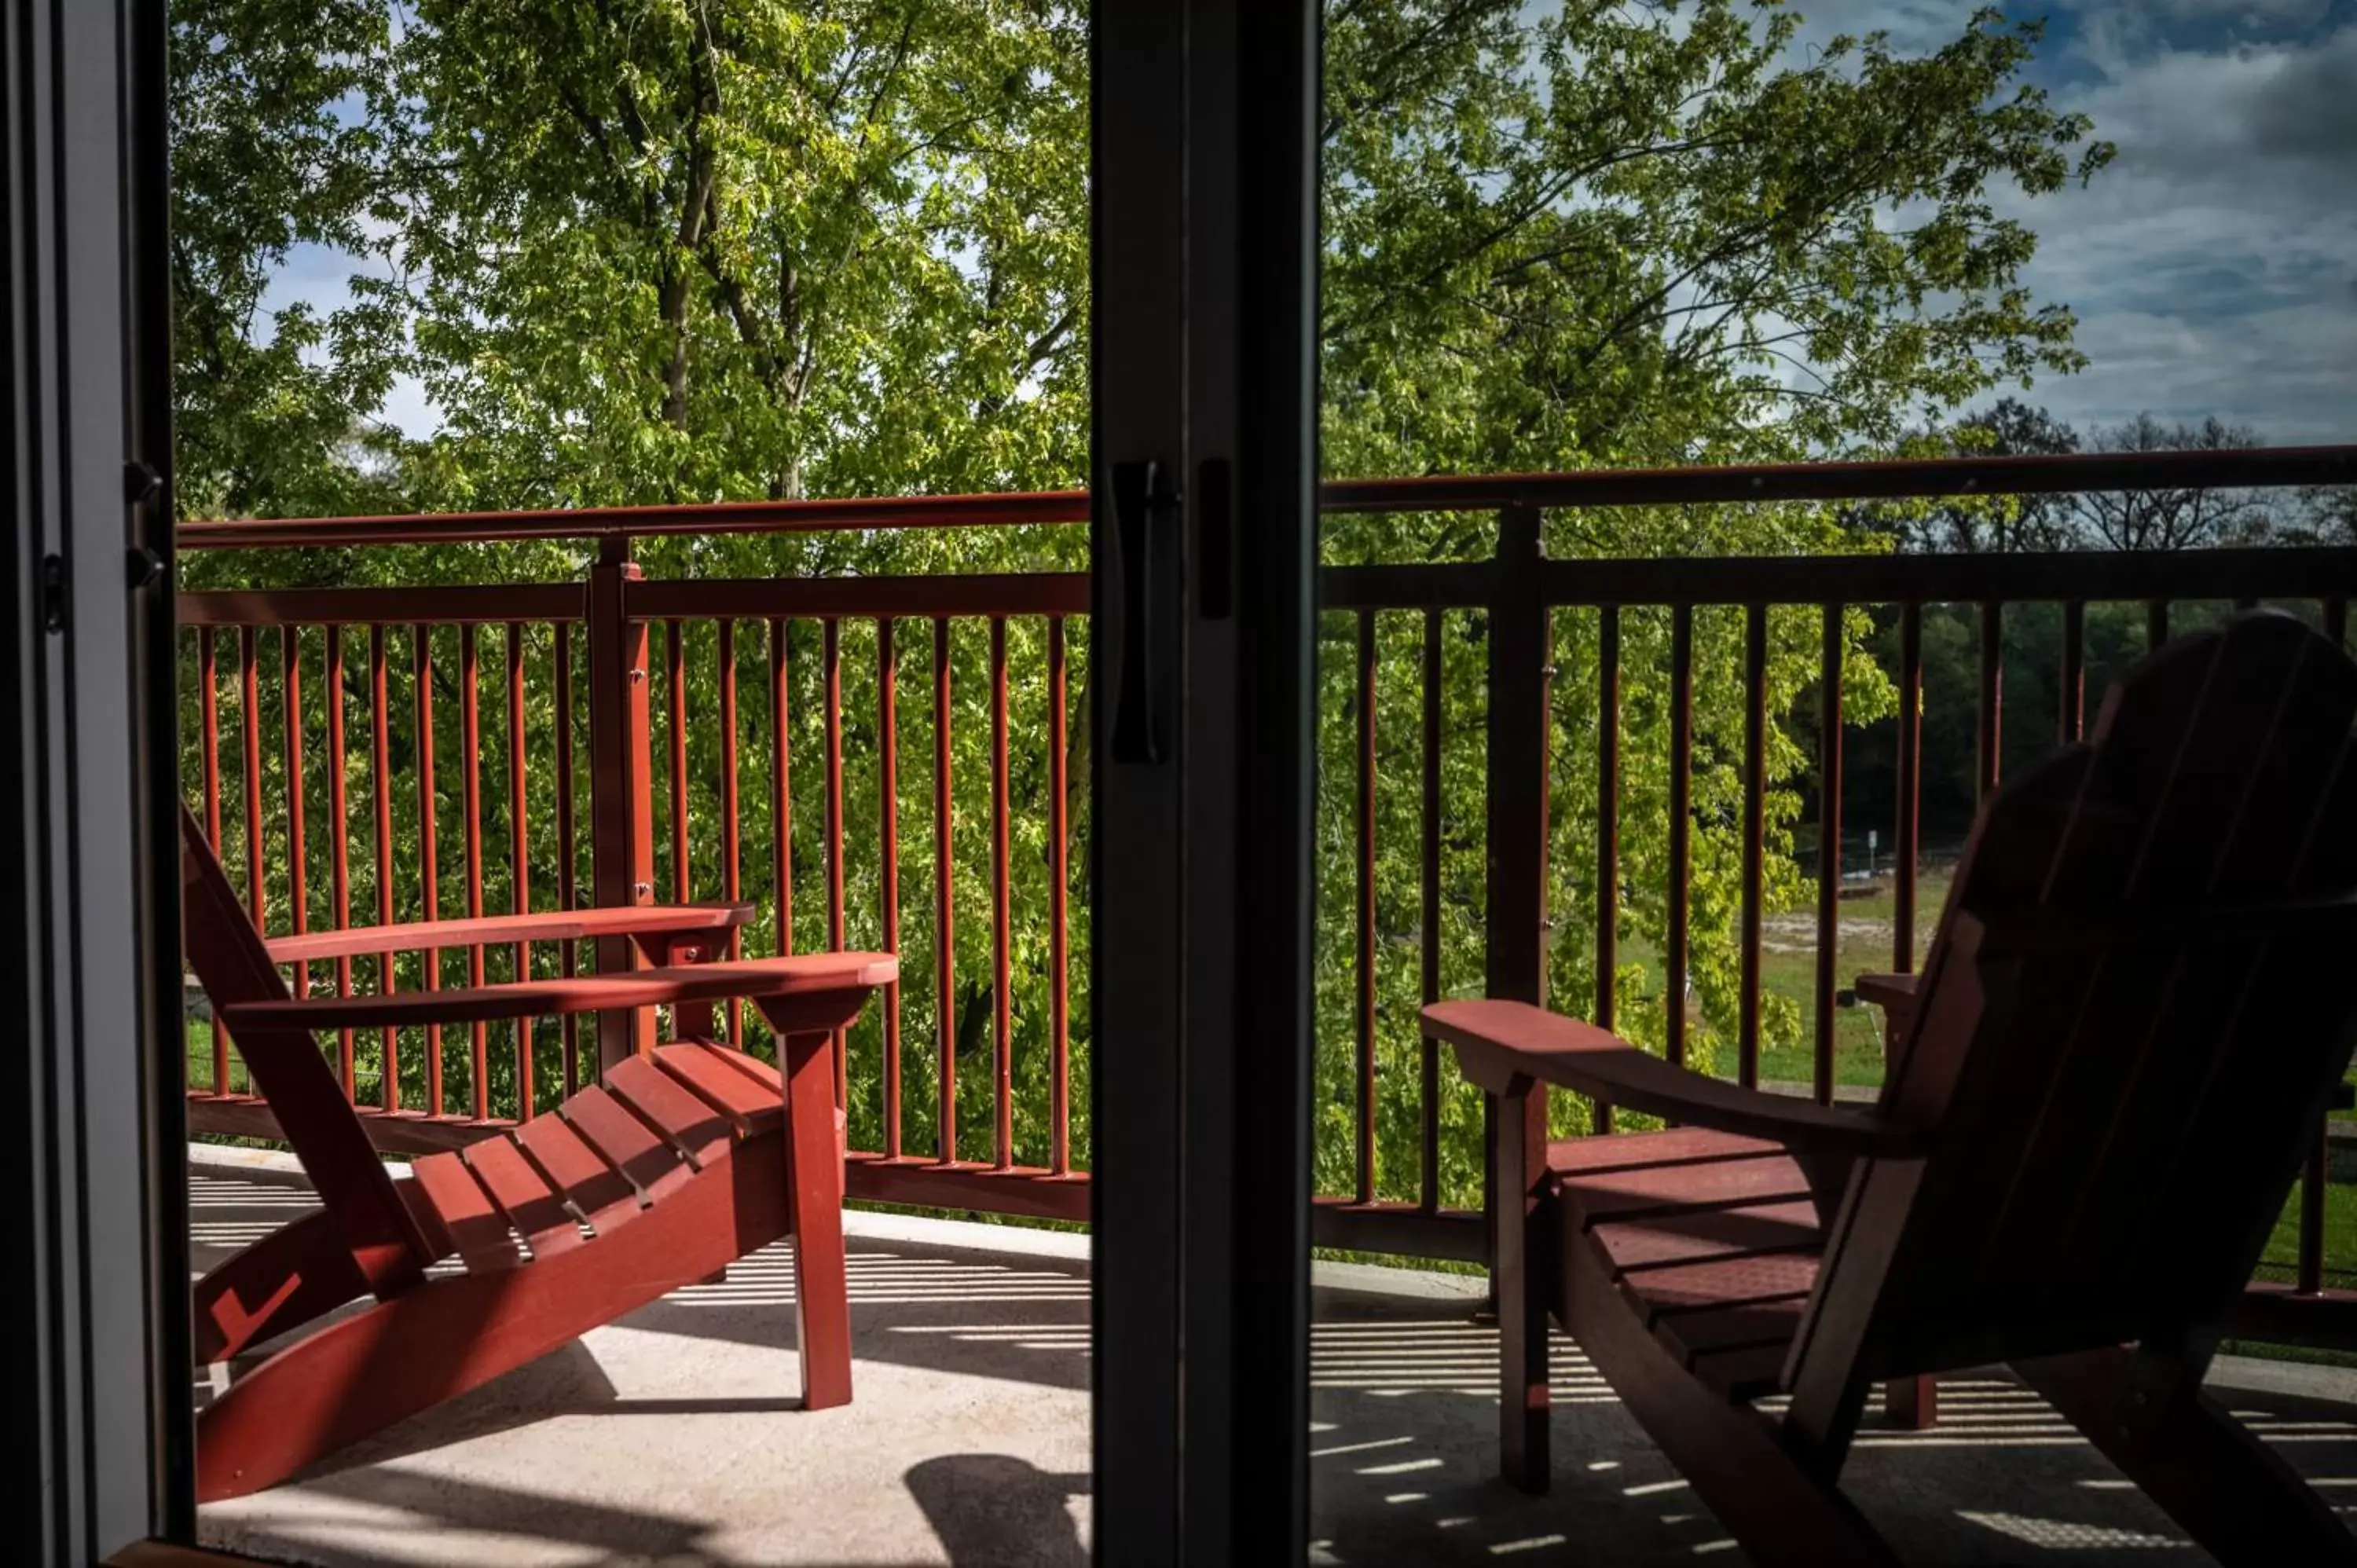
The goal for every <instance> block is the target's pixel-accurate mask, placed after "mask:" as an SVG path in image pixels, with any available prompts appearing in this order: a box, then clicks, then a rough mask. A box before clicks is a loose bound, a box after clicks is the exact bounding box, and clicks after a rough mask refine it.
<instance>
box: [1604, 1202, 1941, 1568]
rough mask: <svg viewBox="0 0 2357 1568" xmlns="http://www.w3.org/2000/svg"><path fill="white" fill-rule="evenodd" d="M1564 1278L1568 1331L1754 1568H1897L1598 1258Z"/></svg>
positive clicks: (1861, 1522)
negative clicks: (1699, 1371) (1648, 1319)
mask: <svg viewBox="0 0 2357 1568" xmlns="http://www.w3.org/2000/svg"><path fill="white" fill-rule="evenodd" d="M1583 1250H1584V1249H1583ZM1564 1287H1565V1296H1566V1311H1567V1313H1568V1315H1569V1317H1570V1324H1569V1326H1570V1329H1571V1335H1572V1337H1573V1338H1575V1339H1577V1340H1578V1341H1579V1347H1580V1348H1581V1349H1583V1350H1585V1351H1587V1356H1588V1359H1590V1360H1592V1361H1594V1362H1595V1363H1596V1368H1597V1370H1598V1371H1599V1372H1601V1373H1603V1374H1604V1380H1605V1381H1606V1382H1608V1383H1610V1384H1611V1385H1612V1391H1613V1392H1615V1393H1617V1394H1619V1395H1620V1400H1621V1402H1622V1403H1623V1404H1624V1405H1626V1406H1627V1407H1628V1410H1629V1412H1630V1413H1631V1415H1634V1416H1635V1417H1636V1418H1637V1421H1638V1423H1639V1424H1640V1425H1641V1426H1643V1427H1644V1429H1645V1433H1646V1435H1648V1436H1650V1437H1651V1438H1652V1440H1653V1441H1654V1443H1656V1444H1659V1445H1660V1447H1661V1449H1662V1452H1663V1454H1665V1455H1668V1456H1669V1461H1670V1463H1671V1464H1672V1465H1673V1466H1676V1468H1677V1471H1678V1473H1679V1474H1680V1475H1682V1476H1684V1477H1685V1479H1686V1480H1687V1482H1688V1483H1689V1484H1690V1485H1692V1487H1694V1489H1695V1496H1696V1497H1697V1498H1701V1499H1702V1501H1703V1503H1704V1505H1705V1506H1706V1507H1707V1508H1708V1509H1710V1511H1711V1512H1712V1513H1713V1514H1715V1515H1717V1519H1718V1521H1719V1523H1721V1524H1723V1525H1725V1526H1726V1527H1727V1530H1728V1532H1729V1533H1731V1534H1732V1535H1734V1537H1735V1538H1736V1540H1737V1541H1739V1542H1740V1543H1741V1544H1742V1547H1743V1550H1744V1552H1745V1553H1746V1554H1747V1555H1749V1557H1750V1559H1751V1561H1752V1562H1753V1563H1756V1564H1758V1565H1759V1568H1897V1564H1898V1563H1899V1561H1900V1559H1899V1557H1898V1554H1897V1553H1896V1552H1892V1551H1891V1549H1890V1547H1889V1543H1888V1542H1886V1541H1884V1540H1883V1539H1882V1537H1881V1535H1880V1534H1879V1533H1878V1532H1877V1531H1876V1530H1875V1528H1874V1526H1873V1525H1872V1524H1870V1523H1868V1522H1867V1519H1866V1516H1865V1515H1863V1514H1861V1513H1859V1512H1858V1511H1857V1507H1856V1505H1854V1504H1852V1503H1851V1502H1850V1500H1849V1499H1848V1498H1846V1497H1844V1496H1843V1495H1842V1493H1841V1490H1840V1488H1839V1487H1836V1486H1835V1485H1834V1483H1833V1481H1832V1480H1831V1479H1830V1478H1820V1477H1817V1476H1815V1475H1813V1474H1811V1472H1810V1469H1809V1468H1808V1467H1807V1466H1804V1464H1803V1460H1802V1456H1801V1455H1798V1454H1796V1453H1795V1452H1794V1451H1793V1449H1792V1447H1791V1446H1789V1445H1788V1443H1787V1440H1786V1438H1785V1437H1784V1436H1783V1435H1782V1434H1780V1433H1779V1431H1778V1430H1777V1429H1776V1428H1775V1427H1773V1426H1771V1425H1770V1424H1769V1423H1768V1422H1767V1420H1766V1419H1764V1418H1763V1417H1761V1416H1760V1414H1759V1412H1756V1411H1754V1410H1752V1409H1751V1408H1750V1407H1749V1406H1748V1405H1736V1404H1729V1403H1728V1402H1727V1401H1726V1400H1725V1399H1723V1398H1722V1397H1720V1395H1719V1394H1718V1393H1717V1391H1714V1390H1712V1389H1710V1388H1708V1387H1707V1386H1706V1385H1705V1384H1704V1383H1703V1382H1702V1380H1700V1379H1698V1378H1696V1377H1695V1375H1694V1374H1693V1373H1691V1372H1689V1371H1687V1370H1686V1369H1685V1368H1684V1367H1683V1366H1681V1365H1680V1364H1679V1363H1678V1361H1677V1360H1676V1359H1675V1358H1674V1357H1673V1356H1672V1355H1671V1354H1670V1353H1669V1351H1668V1350H1666V1349H1664V1348H1663V1346H1662V1343H1661V1341H1659V1340H1658V1339H1655V1338H1654V1337H1653V1336H1652V1333H1651V1331H1649V1330H1648V1329H1647V1328H1646V1327H1645V1326H1644V1324H1643V1323H1642V1322H1641V1320H1640V1319H1639V1318H1638V1316H1637V1314H1636V1313H1635V1312H1634V1311H1632V1310H1631V1307H1630V1305H1629V1304H1628V1302H1627V1301H1626V1300H1625V1299H1623V1298H1622V1296H1621V1295H1620V1291H1619V1289H1618V1287H1616V1286H1615V1285H1614V1284H1613V1283H1612V1282H1611V1280H1610V1279H1609V1277H1607V1274H1606V1273H1605V1271H1604V1270H1603V1269H1602V1268H1601V1267H1599V1266H1598V1260H1596V1259H1594V1258H1588V1257H1578V1258H1575V1259H1573V1260H1572V1261H1571V1262H1570V1266H1569V1267H1568V1269H1567V1270H1566V1279H1565V1281H1564Z"/></svg>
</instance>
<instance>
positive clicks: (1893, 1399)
mask: <svg viewBox="0 0 2357 1568" xmlns="http://www.w3.org/2000/svg"><path fill="white" fill-rule="evenodd" d="M1882 1409H1883V1413H1884V1415H1885V1416H1886V1417H1887V1418H1888V1419H1889V1423H1890V1424H1891V1425H1893V1426H1898V1427H1904V1428H1906V1429H1907V1430H1908V1431H1910V1432H1923V1431H1926V1430H1928V1429H1929V1428H1931V1427H1932V1425H1934V1424H1936V1423H1938V1421H1939V1419H1940V1380H1939V1379H1938V1378H1936V1377H1934V1376H1932V1374H1931V1373H1929V1372H1926V1373H1922V1374H1921V1375H1919V1376H1916V1377H1911V1378H1893V1379H1891V1380H1889V1382H1887V1383H1884V1384H1883V1385H1882Z"/></svg>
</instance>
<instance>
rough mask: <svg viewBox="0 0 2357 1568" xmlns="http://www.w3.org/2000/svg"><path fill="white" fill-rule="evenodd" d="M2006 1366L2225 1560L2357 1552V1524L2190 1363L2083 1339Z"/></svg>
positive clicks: (2354, 1556) (2353, 1558)
mask: <svg viewBox="0 0 2357 1568" xmlns="http://www.w3.org/2000/svg"><path fill="white" fill-rule="evenodd" d="M2014 1369H2015V1370H2016V1371H2018V1372H2019V1373H2020V1374H2021V1375H2022V1377H2023V1378H2024V1379H2026V1380H2028V1381H2029V1386H2030V1387H2032V1388H2034V1389H2036V1390H2037V1391H2038V1392H2039V1393H2040V1395H2042V1396H2043V1397H2044V1398H2045V1399H2046V1400H2047V1401H2048V1402H2050V1403H2051V1404H2052V1405H2053V1406H2054V1408H2055V1409H2057V1410H2059V1411H2061V1412H2062V1414H2063V1415H2064V1416H2065V1417H2066V1418H2067V1419H2068V1420H2069V1421H2070V1422H2071V1423H2072V1425H2073V1426H2076V1427H2077V1428H2078V1429H2079V1430H2080V1431H2081V1432H2082V1433H2083V1434H2085V1435H2086V1438H2087V1441H2089V1442H2090V1443H2093V1444H2094V1445H2095V1446H2096V1447H2097V1448H2098V1449H2100V1450H2102V1451H2103V1454H2104V1457H2105V1458H2107V1459H2109V1460H2110V1461H2111V1462H2112V1463H2113V1464H2115V1465H2117V1466H2119V1467H2120V1469H2121V1470H2122V1471H2123V1472H2125V1473H2126V1476H2127V1477H2128V1479H2130V1480H2132V1481H2134V1482H2135V1483H2136V1485H2137V1486H2138V1487H2141V1488H2143V1490H2144V1493H2145V1495H2146V1496H2147V1497H2148V1498H2151V1499H2152V1500H2153V1501H2154V1502H2156V1503H2158V1504H2159V1505H2160V1506H2161V1507H2162V1508H2163V1509H2166V1510H2168V1513H2169V1517H2170V1518H2171V1519H2173V1520H2176V1521H2177V1522H2178V1523H2179V1525H2181V1526H2183V1527H2184V1530H2185V1532H2186V1533H2187V1534H2188V1535H2190V1536H2191V1537H2193V1539H2194V1540H2195V1541H2199V1542H2200V1543H2201V1545H2202V1547H2203V1548H2205V1549H2206V1550H2207V1551H2208V1552H2210V1554H2211V1555H2212V1556H2213V1557H2215V1558H2217V1559H2218V1561H2219V1562H2220V1563H2223V1564H2225V1565H2226V1568H2238V1565H2240V1564H2244V1563H2251V1564H2272V1563H2344V1564H2349V1563H2357V1536H2352V1535H2351V1534H2350V1532H2349V1527H2348V1526H2347V1525H2345V1524H2343V1523H2342V1522H2341V1519H2340V1517H2339V1516H2338V1515H2336V1514H2335V1513H2334V1512H2333V1511H2332V1509H2330V1507H2329V1506H2328V1505H2327V1504H2326V1503H2325V1501H2324V1499H2323V1498H2320V1497H2319V1496H2318V1495H2317V1493H2316V1490H2315V1488H2313V1487H2310V1486H2309V1484H2308V1483H2307V1482H2306V1481H2304V1480H2302V1479H2301V1478H2300V1476H2299V1473H2298V1471H2296V1470H2294V1469H2293V1468H2292V1467H2291V1466H2289V1465H2287V1464H2286V1463H2284V1461H2283V1458H2282V1457H2281V1456H2280V1455H2277V1454H2276V1452H2275V1451H2274V1450H2273V1449H2271V1448H2269V1447H2268V1446H2267V1445H2266V1444H2265V1443H2262V1442H2260V1441H2259V1439H2258V1438H2256V1437H2255V1436H2253V1435H2252V1434H2250V1433H2249V1432H2248V1431H2247V1430H2245V1429H2244V1426H2243V1425H2242V1423H2239V1422H2237V1421H2235V1420H2234V1419H2233V1417H2232V1416H2229V1415H2228V1414H2227V1413H2226V1412H2224V1411H2222V1410H2221V1409H2219V1408H2218V1406H2217V1404H2216V1403H2215V1402H2212V1400H2211V1399H2210V1398H2209V1397H2208V1396H2207V1395H2205V1394H2203V1393H2202V1392H2201V1380H2200V1378H2199V1376H2198V1375H2195V1374H2193V1373H2192V1372H2191V1370H2190V1364H2189V1363H2186V1362H2184V1361H2181V1360H2179V1359H2174V1358H2165V1357H2162V1356H2158V1355H2146V1354H2142V1353H2131V1352H2129V1351H2126V1350H2092V1351H2088V1352H2085V1353H2083V1354H2081V1355H2076V1356H2055V1357H2050V1358H2047V1359H2041V1360H2032V1361H2018V1362H2016V1363H2015V1364H2014Z"/></svg>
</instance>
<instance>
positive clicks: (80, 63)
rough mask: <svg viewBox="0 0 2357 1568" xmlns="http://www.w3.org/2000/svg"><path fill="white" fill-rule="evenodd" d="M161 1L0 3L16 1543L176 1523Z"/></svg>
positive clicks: (178, 1396) (3, 1124)
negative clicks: (3, 6)
mask: <svg viewBox="0 0 2357 1568" xmlns="http://www.w3.org/2000/svg"><path fill="white" fill-rule="evenodd" d="M166 25H167V24H166V15H165V7H164V4H163V0H27V3H25V4H20V5H12V6H10V7H8V9H7V11H6V13H5V18H0V94H4V95H5V113H0V166H5V171H6V172H5V179H6V192H7V209H8V231H7V235H6V240H5V247H4V248H0V301H4V302H5V303H0V337H5V343H6V359H7V362H8V380H7V382H6V384H5V391H0V403H5V419H0V466H5V474H0V485H5V492H6V496H7V503H8V510H9V513H10V521H9V525H8V531H7V542H6V546H5V550H0V594H5V615H0V625H5V636H6V638H7V639H8V643H7V647H6V650H5V653H0V671H5V673H0V744H5V746H8V747H10V748H11V750H12V752H13V757H12V761H13V764H14V766H11V767H9V768H0V832H5V834H6V835H7V838H8V839H9V841H10V843H11V846H12V847H11V848H10V849H9V850H8V852H7V853H6V854H0V926H5V933H0V1009H5V1011H6V1013H7V1014H8V1015H9V1016H8V1022H7V1027H6V1031H5V1033H6V1035H7V1036H8V1037H9V1039H10V1041H11V1045H10V1047H9V1048H8V1049H7V1050H5V1051H0V1062H5V1067H0V1184H5V1190H6V1191H7V1192H8V1193H9V1195H10V1197H11V1198H12V1200H13V1201H12V1211H13V1212H14V1213H15V1214H16V1216H17V1217H18V1218H17V1225H16V1232H17V1233H16V1237H15V1239H14V1240H15V1242H16V1248H17V1251H16V1252H15V1254H14V1255H13V1257H12V1262H13V1263H14V1265H15V1266H16V1269H17V1271H18V1273H17V1276H16V1288H15V1289H13V1290H11V1291H9V1292H8V1293H6V1300H7V1306H6V1309H5V1310H6V1318H5V1326H4V1327H0V1334H5V1340H6V1343H7V1346H8V1355H9V1358H10V1359H9V1367H8V1369H9V1371H10V1372H11V1374H12V1376H11V1377H10V1378H9V1385H10V1387H11V1388H12V1389H14V1390H16V1391H17V1393H18V1397H17V1398H16V1399H13V1400H11V1401H10V1402H9V1407H8V1408H9V1414H8V1417H7V1420H8V1423H9V1425H10V1426H11V1428H12V1429H13V1430H15V1432H16V1438H15V1440H14V1441H13V1442H12V1443H11V1444H10V1452H12V1453H13V1454H14V1455H16V1459H15V1461H14V1462H13V1463H12V1464H11V1466H10V1467H9V1469H10V1476H9V1485H10V1488H11V1496H10V1498H9V1500H8V1503H7V1504H6V1505H5V1506H6V1511H7V1515H8V1520H7V1526H8V1530H9V1536H10V1539H11V1541H12V1542H14V1543H16V1545H17V1548H18V1551H19V1552H21V1553H22V1554H23V1556H24V1557H25V1558H26V1559H27V1560H30V1561H36V1562H46V1563H74V1564H83V1563H91V1562H94V1561H97V1560H99V1559H100V1558H102V1557H104V1556H106V1555H108V1554H110V1553H112V1552H115V1551H117V1550H119V1549H121V1548H123V1547H124V1546H127V1545H130V1544H132V1543H133V1542H135V1541H141V1540H145V1539H148V1538H153V1537H166V1538H170V1537H176V1536H177V1537H179V1538H182V1539H185V1538H186V1537H187V1536H188V1532H189V1531H190V1530H193V1528H194V1523H195V1507H194V1466H193V1464H191V1463H190V1459H191V1455H192V1451H193V1450H192V1442H193V1434H192V1425H193V1418H192V1416H191V1413H190V1400H189V1384H188V1365H189V1359H188V1251H187V1214H186V1197H185V1194H184V1192H183V1188H182V1181H181V1170H182V1166H183V1163H184V1159H185V1156H184V1155H183V1153H182V1149H183V1147H184V1145H185V1143H186V1133H185V1130H184V1127H183V1124H182V1109H183V1100H182V1093H181V1090H182V1086H181V1083H180V1079H179V1014H178V952H179V940H178V924H179V916H178V898H177V897H176V896H175V892H174V889H175V886H176V881H175V879H174V878H173V877H172V876H171V875H170V868H171V865H172V862H171V861H170V860H169V859H168V858H167V854H168V851H167V848H166V846H167V845H169V844H170V843H171V842H172V839H171V836H170V835H171V826H170V824H171V817H170V813H171V811H172V810H173V803H174V800H176V798H177V792H178V791H177V786H176V780H175V759H176V757H177V741H176V738H175V736H174V718H175V715H174V712H173V706H172V699H171V675H172V638H171V631H172V626H171V617H172V605H171V590H170V581H171V579H170V565H171V541H170V519H171V504H170V478H171V472H170V457H171V450H170V449H171V441H170V414H171V403H170V356H169V350H168V346H167V344H168V331H169V315H170V295H169V281H168V273H167V259H168V258H167V250H166V247H165V231H164V220H165V217H166V213H167V209H168V199H167V186H166V156H167V146H166V135H167V81H166V76H165V70H166V43H167V31H166Z"/></svg>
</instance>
